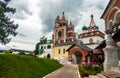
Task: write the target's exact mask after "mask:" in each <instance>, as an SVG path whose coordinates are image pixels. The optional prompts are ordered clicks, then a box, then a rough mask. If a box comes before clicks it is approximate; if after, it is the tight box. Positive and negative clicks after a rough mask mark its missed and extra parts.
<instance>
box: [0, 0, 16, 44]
mask: <svg viewBox="0 0 120 78" xmlns="http://www.w3.org/2000/svg"><path fill="white" fill-rule="evenodd" d="M9 2H10V0H0V43H2V44H4V45H5V44H7V43H9V42H10V41H11V37H12V36H16V35H17V32H16V29H17V28H18V24H14V21H13V20H11V19H10V17H9V16H8V15H6V14H8V13H10V14H14V13H15V12H16V9H15V8H11V7H9V6H8V3H9Z"/></svg>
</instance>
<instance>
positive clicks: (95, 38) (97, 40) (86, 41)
mask: <svg viewBox="0 0 120 78" xmlns="http://www.w3.org/2000/svg"><path fill="white" fill-rule="evenodd" d="M90 38H92V39H93V43H98V42H101V41H103V38H101V37H100V36H93V37H86V38H80V39H79V40H81V41H82V42H83V44H88V43H89V39H90Z"/></svg>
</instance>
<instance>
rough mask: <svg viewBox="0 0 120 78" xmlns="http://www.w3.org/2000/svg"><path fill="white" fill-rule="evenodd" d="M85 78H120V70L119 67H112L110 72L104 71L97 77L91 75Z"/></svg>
mask: <svg viewBox="0 0 120 78" xmlns="http://www.w3.org/2000/svg"><path fill="white" fill-rule="evenodd" d="M84 78H120V69H119V68H117V67H112V68H111V69H110V70H108V71H102V72H101V73H98V74H97V75H95V76H93V75H90V76H89V77H84Z"/></svg>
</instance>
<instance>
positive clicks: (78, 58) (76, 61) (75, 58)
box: [72, 52, 82, 64]
mask: <svg viewBox="0 0 120 78" xmlns="http://www.w3.org/2000/svg"><path fill="white" fill-rule="evenodd" d="M72 58H73V61H72V62H73V64H80V63H81V62H82V54H81V53H80V52H75V53H74V54H73V56H72Z"/></svg>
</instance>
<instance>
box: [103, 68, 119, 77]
mask: <svg viewBox="0 0 120 78" xmlns="http://www.w3.org/2000/svg"><path fill="white" fill-rule="evenodd" d="M101 74H103V75H104V76H106V77H107V78H120V74H119V73H117V72H114V71H110V70H109V71H103V72H101Z"/></svg>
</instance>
